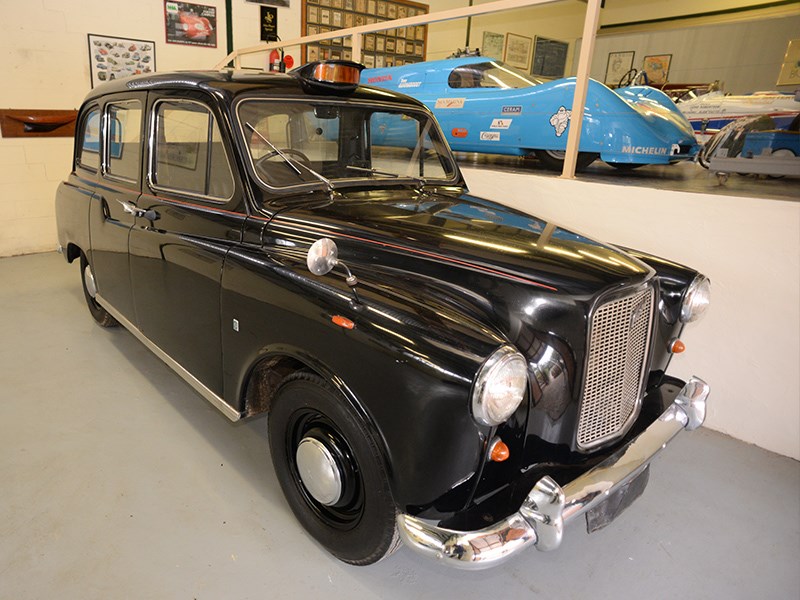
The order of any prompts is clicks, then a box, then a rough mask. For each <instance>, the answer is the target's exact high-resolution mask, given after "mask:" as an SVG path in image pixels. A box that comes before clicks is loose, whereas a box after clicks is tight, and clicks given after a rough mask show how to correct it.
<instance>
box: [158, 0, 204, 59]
mask: <svg viewBox="0 0 800 600" xmlns="http://www.w3.org/2000/svg"><path fill="white" fill-rule="evenodd" d="M164 21H165V26H166V30H167V36H166V37H167V43H168V44H187V45H189V46H205V47H206V48H216V47H217V7H216V6H208V5H206V4H189V3H188V2H173V1H172V0H164Z"/></svg>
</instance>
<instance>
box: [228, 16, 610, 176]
mask: <svg viewBox="0 0 800 600" xmlns="http://www.w3.org/2000/svg"><path fill="white" fill-rule="evenodd" d="M561 1H562V0H497V1H495V2H488V3H486V4H480V5H478V6H467V7H464V8H454V9H451V10H444V11H440V12H435V13H428V14H424V15H416V16H414V17H407V18H405V19H395V20H393V21H381V22H380V23H372V24H369V25H360V26H358V27H350V28H348V29H336V30H334V31H329V32H325V33H318V34H316V35H308V36H305V37H299V38H295V39H291V40H286V41H278V42H265V43H263V44H258V45H257V46H250V47H247V48H241V49H239V50H234V51H233V52H231V53H230V54H228V56H226V57H225V58H224V59H223V60H222V61H221V62H219V63H217V65H216V66H215V67H214V68H215V69H223V68H225V67H227V66H230V64H231V63H233V68H235V69H238V68H241V66H242V64H241V58H242V57H243V56H247V55H250V54H258V53H261V52H269V51H271V50H278V49H281V48H286V47H288V46H299V45H302V44H313V43H315V42H320V41H323V40H332V39H335V38H341V37H347V36H352V39H353V44H352V52H353V60H355V61H357V62H360V60H361V51H362V48H363V45H362V42H363V36H364V35H365V34H368V33H375V32H378V31H384V30H386V29H395V28H398V27H411V26H414V25H427V24H430V23H441V22H442V21H452V20H455V19H466V18H468V17H475V16H478V15H485V14H490V13H496V12H503V11H508V10H517V9H520V8H529V7H532V6H537V5H540V4H553V3H555V2H561ZM585 1H586V18H585V19H584V26H583V38H582V42H581V52H580V56H579V59H578V72H577V74H576V78H577V81H576V85H575V96H574V97H573V101H572V117H571V119H570V122H571V123H572V124H573V126H572V127H570V128H569V134H568V136H567V151H566V156H565V158H564V170H563V171H562V173H561V176H562V177H565V178H568V179H574V178H575V166H576V164H577V160H578V147H579V145H580V134H581V126H582V125H583V113H584V107H585V105H586V93H587V90H588V88H589V68H590V65H591V62H592V53H593V51H594V42H595V37H596V34H597V28H598V25H599V22H600V4H601V1H602V0H585Z"/></svg>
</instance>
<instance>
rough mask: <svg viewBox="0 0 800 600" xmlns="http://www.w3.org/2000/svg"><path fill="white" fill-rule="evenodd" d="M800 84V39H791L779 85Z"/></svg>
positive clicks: (784, 58) (787, 47)
mask: <svg viewBox="0 0 800 600" xmlns="http://www.w3.org/2000/svg"><path fill="white" fill-rule="evenodd" d="M798 84H800V39H796V40H789V45H788V46H786V55H785V56H784V57H783V64H782V65H781V72H780V73H779V74H778V83H777V85H798Z"/></svg>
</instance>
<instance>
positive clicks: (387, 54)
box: [300, 0, 527, 66]
mask: <svg viewBox="0 0 800 600" xmlns="http://www.w3.org/2000/svg"><path fill="white" fill-rule="evenodd" d="M428 11H429V5H428V4H422V3H420V2H417V1H415V0H301V10H300V13H301V15H303V19H302V24H301V27H302V31H303V35H304V36H308V35H313V34H314V32H316V31H319V33H326V32H328V31H335V30H337V29H349V28H351V27H360V26H363V25H373V24H376V23H378V24H379V23H382V22H383V21H388V20H391V19H393V18H398V17H410V16H417V15H424V14H426V13H427V12H428ZM495 35H497V34H495ZM390 39H391V40H392V41H391V43H390V42H389V40H390ZM504 39H505V36H500V46H499V49H498V51H497V55H496V56H497V57H498V58H500V57H501V56H502V50H503V41H504ZM526 39H527V38H526ZM362 41H363V45H362V51H363V52H364V53H365V54H364V60H367V59H366V56H371V57H372V58H373V59H374V61H375V64H384V65H387V66H390V65H395V64H404V63H414V62H420V61H423V60H425V51H426V47H427V41H428V27H427V25H416V26H411V27H400V28H393V29H387V30H383V31H379V32H375V33H370V34H369V35H368V36H366V37H365V38H364V39H363V40H362ZM318 44H319V46H328V47H331V46H339V47H342V48H352V46H353V42H352V37H351V36H346V37H344V38H338V39H334V40H326V41H320V42H319V43H318ZM315 45H317V44H315ZM308 47H309V48H310V45H309V46H308ZM335 51H337V50H336V49H334V48H331V49H330V50H328V49H327V48H324V47H323V48H319V47H318V48H317V56H318V57H319V58H320V59H322V58H324V57H325V56H330V55H331V54H332V53H333V52H335ZM326 53H327V54H326ZM351 54H352V52H351ZM342 56H344V53H342ZM400 56H402V58H400ZM354 59H355V58H354ZM301 60H302V61H303V62H308V60H309V59H308V52H307V47H306V45H305V44H304V45H302V49H301Z"/></svg>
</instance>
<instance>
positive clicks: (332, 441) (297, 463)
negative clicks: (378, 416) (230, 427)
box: [268, 373, 400, 565]
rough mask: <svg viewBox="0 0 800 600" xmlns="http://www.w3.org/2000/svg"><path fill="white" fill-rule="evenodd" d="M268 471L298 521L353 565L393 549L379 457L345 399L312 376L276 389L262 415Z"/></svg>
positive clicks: (392, 512)
mask: <svg viewBox="0 0 800 600" xmlns="http://www.w3.org/2000/svg"><path fill="white" fill-rule="evenodd" d="M268 428H269V446H270V452H271V454H272V463H273V465H274V466H275V473H276V475H277V477H278V481H279V482H280V484H281V488H282V489H283V493H284V495H285V496H286V499H287V501H288V502H289V506H290V507H291V509H292V512H294V514H295V516H296V517H297V519H298V520H299V521H300V522H301V523H302V524H303V526H304V527H305V529H306V531H308V532H309V533H310V534H311V535H312V536H313V537H314V538H315V539H316V540H317V541H318V542H319V543H320V544H322V545H323V546H324V547H325V548H326V549H327V550H328V551H329V552H330V553H331V554H333V555H334V556H336V557H337V558H338V559H340V560H342V561H344V562H346V563H349V564H352V565H369V564H372V563H375V562H377V561H379V560H381V559H382V558H384V557H385V556H388V555H389V554H391V553H392V552H394V550H396V549H397V547H398V546H399V544H400V538H399V535H398V532H397V526H396V524H395V517H396V509H395V504H394V500H393V499H392V494H391V490H390V488H389V482H388V478H387V476H386V468H385V466H384V462H383V458H382V455H381V452H380V450H379V448H378V444H377V442H376V441H375V438H374V436H373V434H372V433H371V431H370V429H369V428H368V427H367V426H366V424H365V423H364V421H363V419H362V418H361V417H360V416H359V415H358V414H357V413H356V412H355V411H354V410H353V409H352V408H351V407H350V406H349V404H348V403H347V401H346V400H345V399H344V398H343V397H342V396H341V395H340V394H338V393H337V392H336V391H335V390H333V389H332V388H331V387H330V386H328V385H327V384H326V383H325V382H324V381H323V380H322V379H321V378H319V377H317V376H316V375H311V374H307V373H301V374H297V375H294V376H291V377H290V378H289V379H288V380H287V381H286V382H285V383H283V384H282V385H281V388H280V390H279V391H278V395H277V397H276V399H275V402H274V404H273V407H272V410H271V411H270V414H269V421H268Z"/></svg>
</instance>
